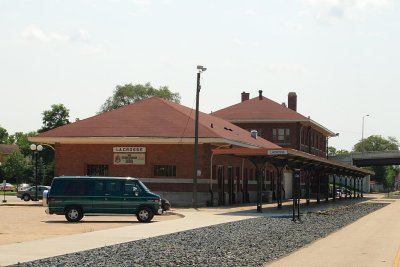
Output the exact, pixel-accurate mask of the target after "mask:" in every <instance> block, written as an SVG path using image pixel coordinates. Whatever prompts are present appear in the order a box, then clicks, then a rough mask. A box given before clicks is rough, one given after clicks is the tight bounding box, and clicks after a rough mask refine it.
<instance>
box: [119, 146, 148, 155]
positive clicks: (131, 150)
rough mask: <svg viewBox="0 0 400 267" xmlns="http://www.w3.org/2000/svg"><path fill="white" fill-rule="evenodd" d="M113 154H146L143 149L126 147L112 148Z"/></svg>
mask: <svg viewBox="0 0 400 267" xmlns="http://www.w3.org/2000/svg"><path fill="white" fill-rule="evenodd" d="M113 152H114V153H146V148H145V147H137V146H126V147H120V146H118V147H113Z"/></svg>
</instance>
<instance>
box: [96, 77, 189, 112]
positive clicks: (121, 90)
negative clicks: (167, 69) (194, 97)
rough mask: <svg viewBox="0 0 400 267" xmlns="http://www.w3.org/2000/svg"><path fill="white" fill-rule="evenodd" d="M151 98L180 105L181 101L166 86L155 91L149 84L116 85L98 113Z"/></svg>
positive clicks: (176, 94)
mask: <svg viewBox="0 0 400 267" xmlns="http://www.w3.org/2000/svg"><path fill="white" fill-rule="evenodd" d="M152 96H158V97H160V98H163V99H166V100H169V101H173V102H176V103H180V100H181V97H180V95H179V93H173V92H171V91H170V90H169V89H168V87H167V86H161V87H160V88H158V89H156V88H154V87H153V86H151V84H150V83H146V84H145V85H141V84H135V85H133V84H132V83H130V84H125V85H123V86H121V85H117V86H116V88H115V90H114V93H113V95H112V96H111V97H109V98H108V99H107V100H106V102H105V103H104V104H103V105H102V106H101V108H100V112H99V113H103V112H107V111H110V110H113V109H116V108H120V107H123V106H126V105H129V104H132V103H134V102H137V101H140V100H143V99H146V98H150V97H152Z"/></svg>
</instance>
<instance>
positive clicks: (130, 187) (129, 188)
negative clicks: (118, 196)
mask: <svg viewBox="0 0 400 267" xmlns="http://www.w3.org/2000/svg"><path fill="white" fill-rule="evenodd" d="M134 187H136V188H137V192H140V191H141V188H140V186H139V185H138V183H137V182H133V181H131V182H126V183H125V189H124V194H128V195H129V196H134V191H133V188H134Z"/></svg>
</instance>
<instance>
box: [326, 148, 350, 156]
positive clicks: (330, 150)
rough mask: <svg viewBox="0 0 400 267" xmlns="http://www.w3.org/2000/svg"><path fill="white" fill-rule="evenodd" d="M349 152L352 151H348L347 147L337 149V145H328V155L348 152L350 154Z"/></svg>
mask: <svg viewBox="0 0 400 267" xmlns="http://www.w3.org/2000/svg"><path fill="white" fill-rule="evenodd" d="M349 153H350V152H349V151H347V150H346V149H340V150H337V149H336V148H335V147H333V146H330V147H328V155H329V156H339V155H347V154H349Z"/></svg>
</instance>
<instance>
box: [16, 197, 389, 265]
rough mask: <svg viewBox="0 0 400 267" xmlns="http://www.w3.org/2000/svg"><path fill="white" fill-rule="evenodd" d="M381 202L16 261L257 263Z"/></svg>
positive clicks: (328, 229)
mask: <svg viewBox="0 0 400 267" xmlns="http://www.w3.org/2000/svg"><path fill="white" fill-rule="evenodd" d="M385 205H387V204H380V203H362V204H354V205H349V206H344V207H340V208H336V209H331V210H326V211H322V212H317V213H307V214H306V215H304V216H303V217H302V220H301V221H300V222H292V220H291V218H268V217H259V218H255V219H248V220H243V221H238V222H233V223H225V224H219V225H214V226H210V227H205V228H200V229H195V230H190V231H185V232H180V233H175V234H169V235H164V236H159V237H155V238H149V239H145V240H139V241H134V242H128V243H124V244H119V245H114V246H107V247H104V248H99V249H93V250H88V251H83V252H78V253H72V254H66V255H62V256H58V257H52V258H47V259H42V260H37V261H33V262H28V263H22V264H19V265H18V266H24V267H25V266H96V267H101V266H107V267H108V266H261V265H263V264H264V263H267V262H269V261H272V260H275V259H278V258H280V257H282V256H284V255H286V254H288V253H291V252H293V251H295V250H297V249H299V248H301V247H303V246H304V245H306V244H308V243H310V242H312V241H314V240H317V239H319V238H321V237H324V236H326V235H328V234H330V233H332V232H334V231H336V230H337V229H339V228H341V227H343V226H345V225H347V224H350V223H352V222H354V221H355V220H357V219H359V218H361V217H363V216H365V215H367V214H369V213H371V212H373V211H375V210H377V209H380V208H382V207H384V206H385Z"/></svg>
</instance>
